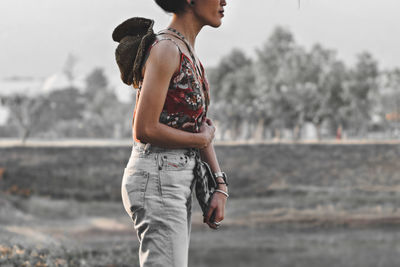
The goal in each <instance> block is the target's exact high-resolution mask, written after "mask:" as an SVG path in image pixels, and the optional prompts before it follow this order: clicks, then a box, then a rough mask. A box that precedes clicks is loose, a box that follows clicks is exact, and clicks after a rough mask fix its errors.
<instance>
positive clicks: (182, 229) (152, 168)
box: [121, 142, 196, 267]
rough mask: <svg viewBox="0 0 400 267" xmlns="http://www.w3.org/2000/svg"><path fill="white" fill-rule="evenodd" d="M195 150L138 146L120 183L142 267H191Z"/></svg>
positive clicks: (135, 146)
mask: <svg viewBox="0 0 400 267" xmlns="http://www.w3.org/2000/svg"><path fill="white" fill-rule="evenodd" d="M195 153H196V150H195V149H170V148H161V147H157V146H153V145H150V144H147V145H145V144H142V143H137V142H134V145H133V147H132V153H131V156H130V158H129V161H128V164H127V166H126V168H125V169H124V174H123V178H122V184H121V194H122V202H123V205H124V208H125V210H126V212H127V213H128V215H129V216H130V218H132V220H133V225H134V229H135V231H136V233H137V237H138V240H139V242H140V246H139V262H140V266H141V267H146V266H147V267H150V266H151V267H158V266H160V267H161V266H162V267H165V266H171V267H187V266H188V254H189V242H190V232H191V215H192V199H193V195H192V191H193V186H194V175H193V169H194V166H195V158H194V156H195Z"/></svg>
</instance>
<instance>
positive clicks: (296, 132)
mask: <svg viewBox="0 0 400 267" xmlns="http://www.w3.org/2000/svg"><path fill="white" fill-rule="evenodd" d="M75 63H76V59H75V58H73V57H70V58H68V60H67V62H66V64H65V66H64V69H63V71H64V73H65V75H66V76H67V77H68V79H70V81H71V84H70V85H69V86H67V87H65V88H58V89H57V90H54V91H52V92H50V93H48V94H45V95H38V96H35V97H29V96H27V95H24V94H23V93H20V94H14V95H8V96H1V95H0V99H1V103H2V105H3V106H6V107H7V108H8V109H9V111H10V116H9V118H8V121H7V124H6V125H5V126H1V127H0V137H14V136H16V135H18V136H19V137H20V138H21V139H22V140H23V141H24V140H26V139H27V138H28V137H36V138H44V139H52V138H116V139H119V138H130V137H131V134H132V132H131V122H132V115H133V109H134V104H135V96H136V95H135V91H132V99H130V102H129V103H122V102H120V101H119V100H118V98H117V96H116V92H115V90H114V89H113V88H111V87H110V86H109V82H108V79H107V77H106V75H105V74H104V71H103V69H102V68H95V69H94V70H93V71H92V72H90V73H89V74H88V75H87V77H86V79H85V86H84V88H77V87H76V86H74V85H73V82H72V81H73V79H74V74H73V67H74V64H75ZM207 75H208V80H209V82H210V91H211V105H210V109H209V114H208V116H209V117H210V118H212V119H213V120H214V121H215V122H216V123H217V129H218V132H219V138H220V139H222V140H239V139H246V140H249V139H256V140H265V139H270V138H277V139H280V138H284V137H285V136H284V135H283V133H288V132H289V133H290V137H291V138H293V139H296V140H298V139H301V138H303V136H302V133H303V131H302V130H303V128H304V127H305V125H306V124H307V123H308V124H309V125H313V126H314V129H315V132H316V135H317V138H318V139H321V138H325V137H326V138H332V137H335V136H336V137H337V136H338V133H339V132H340V133H342V132H345V133H346V135H347V136H348V137H354V138H367V137H368V135H369V134H370V133H372V132H374V133H381V134H382V133H385V134H386V135H385V136H390V137H399V136H400V69H399V68H394V69H390V70H381V69H380V68H379V65H378V62H377V60H376V59H375V58H374V57H373V56H372V55H371V54H370V53H368V52H361V53H359V54H358V55H357V58H356V63H355V64H354V66H347V65H346V64H345V63H344V62H343V61H341V60H340V59H338V57H337V55H336V51H335V50H332V49H327V48H325V47H323V46H322V45H321V44H315V45H313V46H312V47H311V48H310V49H308V50H307V49H305V48H304V47H302V46H301V45H299V44H297V43H296V41H295V39H294V36H293V34H292V33H291V32H290V31H289V30H288V29H286V28H283V27H276V28H275V29H274V31H273V32H272V34H271V35H270V36H269V38H267V40H266V41H265V42H264V43H263V44H262V45H261V47H260V48H258V49H256V58H255V59H252V58H250V57H248V56H247V55H246V54H245V53H244V52H243V51H242V50H240V49H233V50H232V51H231V52H230V53H229V54H227V55H225V56H224V57H223V58H222V59H221V60H220V62H219V63H218V65H217V66H215V67H213V68H208V69H207Z"/></svg>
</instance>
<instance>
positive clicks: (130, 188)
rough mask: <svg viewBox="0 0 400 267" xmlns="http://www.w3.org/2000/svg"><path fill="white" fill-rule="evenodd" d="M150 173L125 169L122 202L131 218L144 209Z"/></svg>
mask: <svg viewBox="0 0 400 267" xmlns="http://www.w3.org/2000/svg"><path fill="white" fill-rule="evenodd" d="M149 176H150V175H149V172H147V171H145V170H139V169H135V168H133V169H132V168H125V169H124V175H123V178H122V186H121V194H122V202H123V205H124V208H125V210H126V212H127V213H128V214H129V216H131V217H132V215H133V214H134V213H135V212H136V211H138V210H139V209H141V208H144V203H145V193H146V189H147V184H148V181H149Z"/></svg>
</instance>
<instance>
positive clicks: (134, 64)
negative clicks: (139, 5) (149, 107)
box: [112, 17, 156, 88]
mask: <svg viewBox="0 0 400 267" xmlns="http://www.w3.org/2000/svg"><path fill="white" fill-rule="evenodd" d="M153 25H154V21H153V20H151V19H146V18H141V17H133V18H130V19H127V20H125V21H124V22H122V23H121V24H119V25H118V26H117V27H116V28H115V29H114V31H113V33H112V38H113V40H114V41H115V42H118V43H119V45H118V46H117V48H116V50H115V59H116V61H117V64H118V67H119V70H120V72H121V79H122V81H123V82H124V83H125V84H127V85H131V84H133V86H134V87H135V88H138V87H139V82H140V81H141V80H142V78H143V77H142V65H143V63H144V58H145V55H146V52H147V50H148V48H149V47H150V45H151V44H152V42H153V41H154V40H155V38H156V35H155V34H154V31H153Z"/></svg>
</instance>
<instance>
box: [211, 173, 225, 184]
mask: <svg viewBox="0 0 400 267" xmlns="http://www.w3.org/2000/svg"><path fill="white" fill-rule="evenodd" d="M217 177H222V179H224V182H225V183H226V185H228V176H226V173H225V172H214V178H215V180H217Z"/></svg>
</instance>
